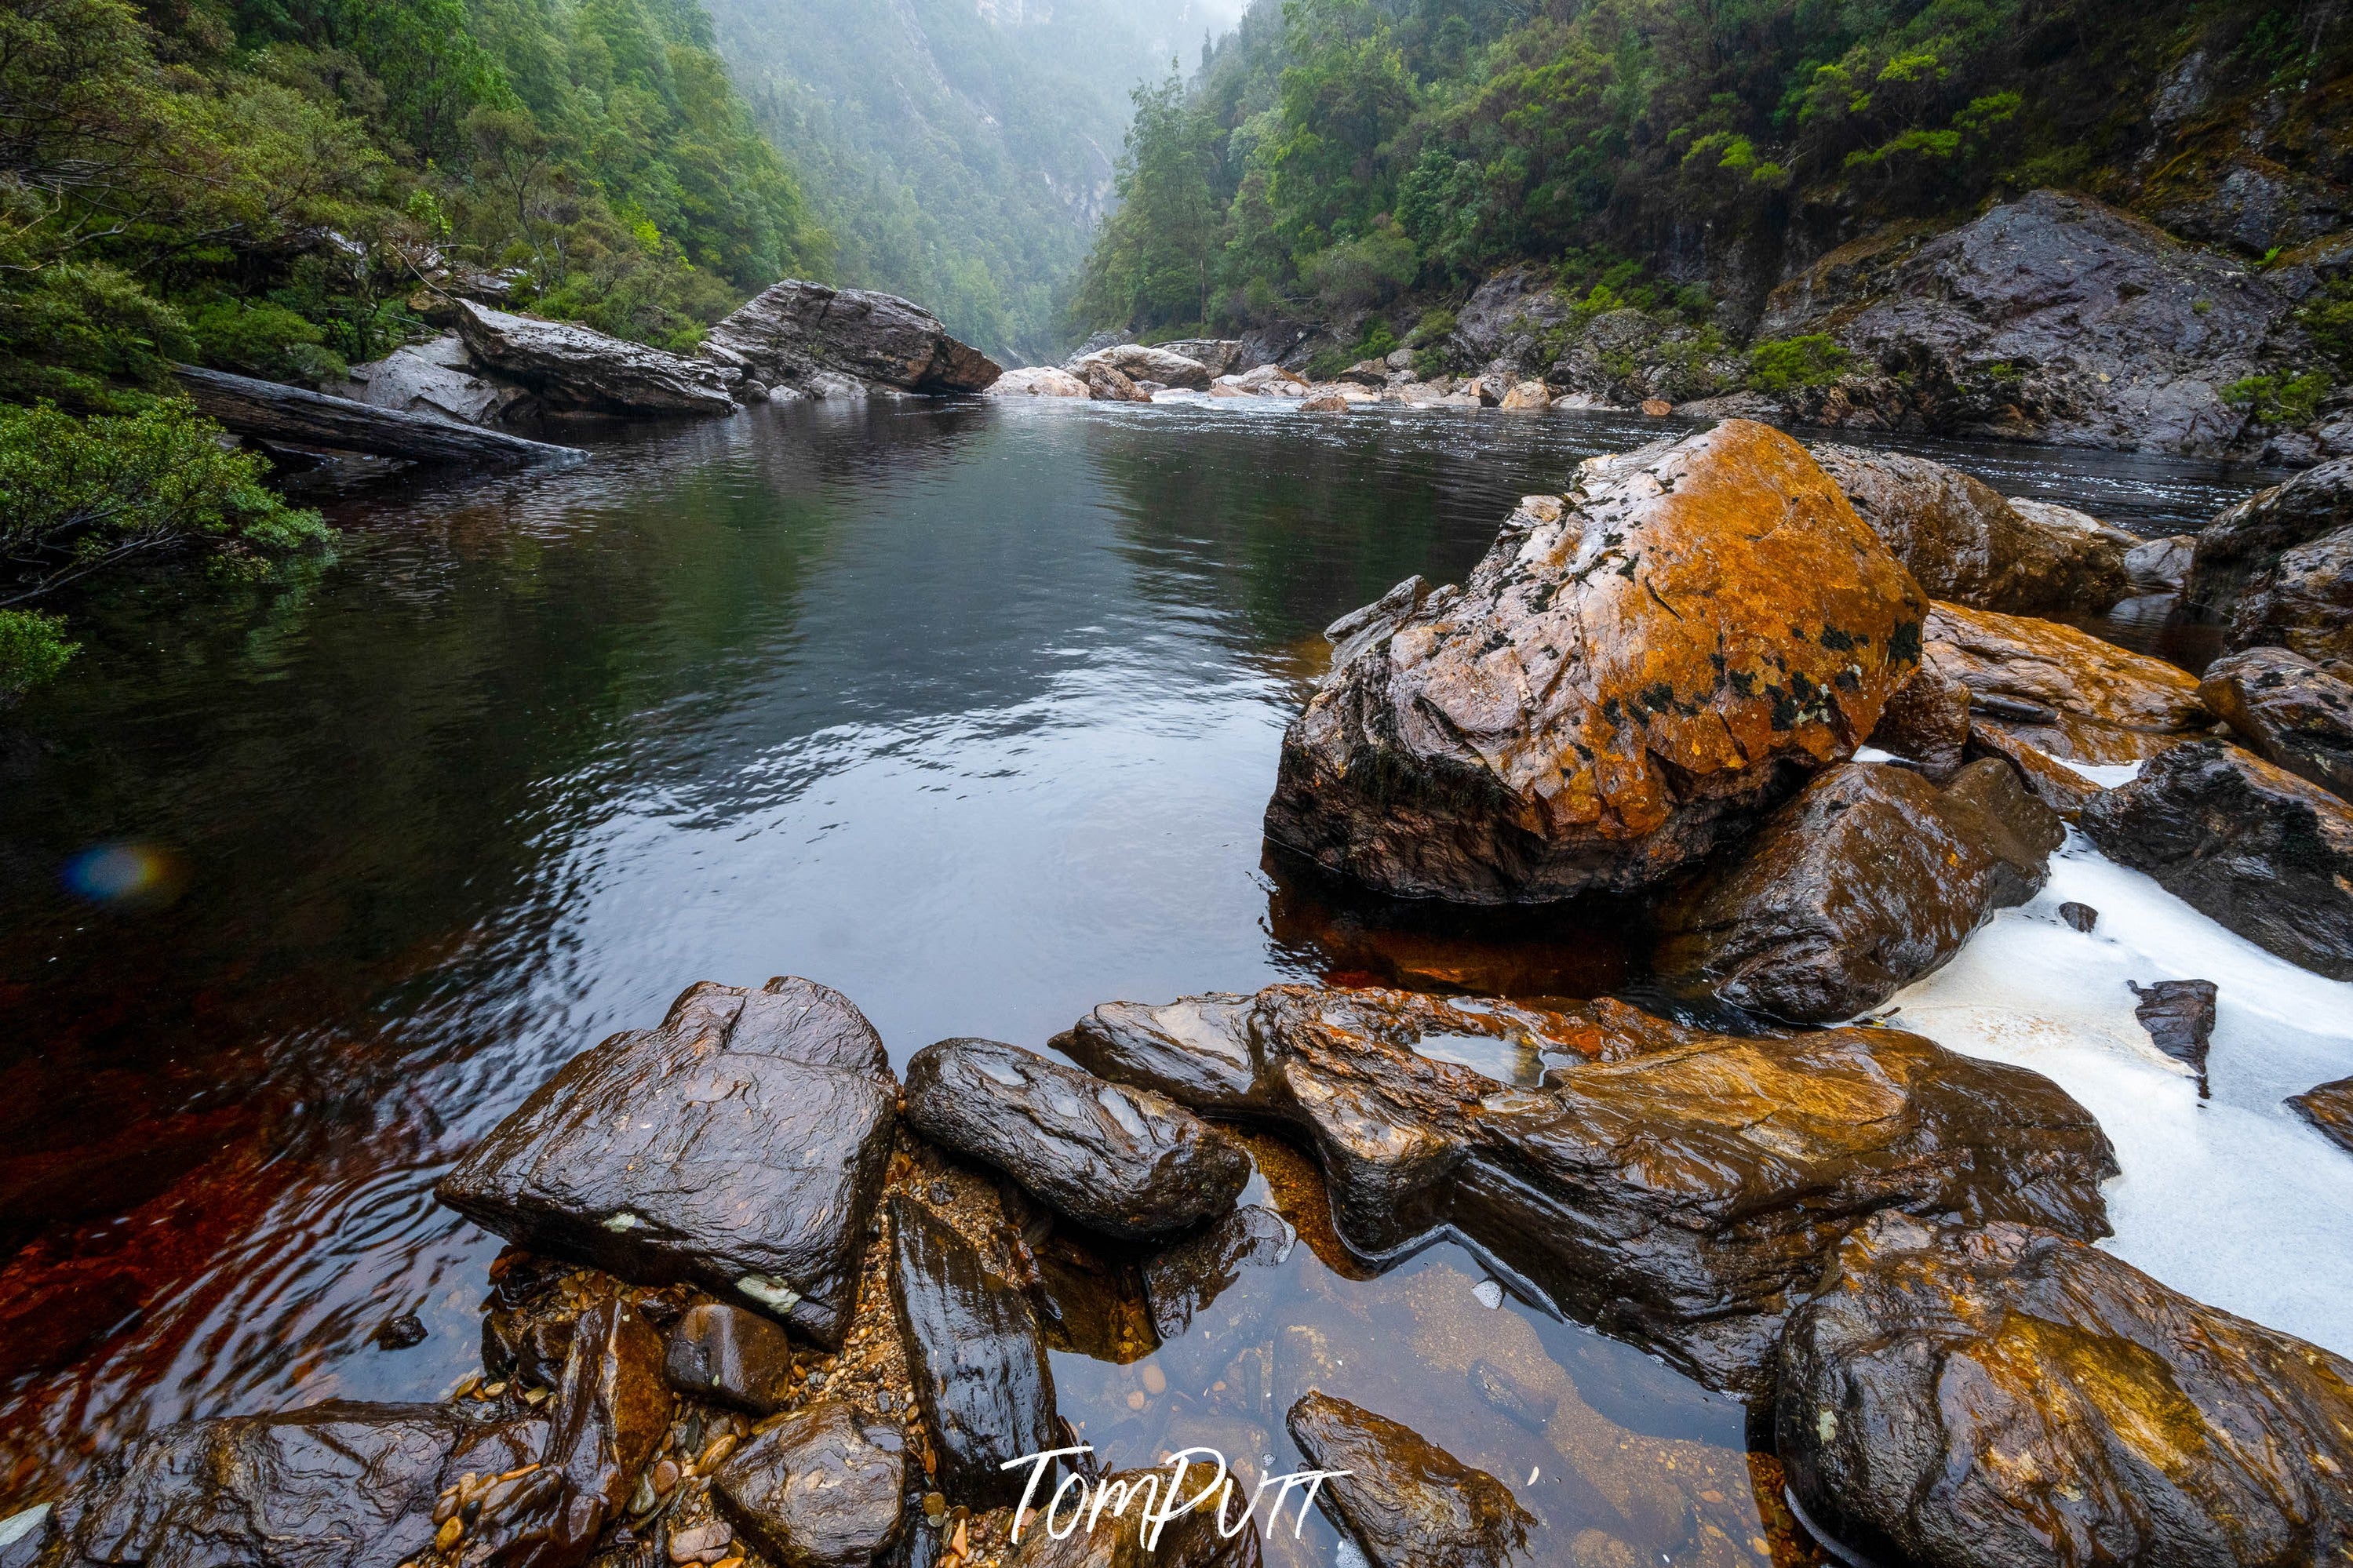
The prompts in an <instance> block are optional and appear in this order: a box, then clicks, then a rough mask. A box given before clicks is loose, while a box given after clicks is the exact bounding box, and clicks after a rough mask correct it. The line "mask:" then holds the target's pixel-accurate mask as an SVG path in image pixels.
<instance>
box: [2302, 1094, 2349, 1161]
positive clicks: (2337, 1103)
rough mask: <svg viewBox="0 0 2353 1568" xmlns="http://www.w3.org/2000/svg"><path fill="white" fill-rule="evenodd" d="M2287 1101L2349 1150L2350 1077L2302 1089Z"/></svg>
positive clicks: (2330, 1138) (2323, 1132)
mask: <svg viewBox="0 0 2353 1568" xmlns="http://www.w3.org/2000/svg"><path fill="white" fill-rule="evenodd" d="M2288 1103H2289V1104H2290V1105H2292V1106H2294V1107H2295V1113H2296V1114H2297V1115H2298V1116H2301V1117H2303V1118H2304V1119H2305V1120H2306V1121H2309V1122H2311V1123H2312V1125H2313V1126H2314V1127H2315V1128H2316V1129H2317V1130H2318V1131H2319V1132H2320V1134H2321V1136H2322V1137H2324V1138H2327V1140H2328V1141H2329V1142H2332V1143H2335V1144H2336V1145H2337V1147H2339V1148H2341V1149H2343V1150H2345V1151H2346V1152H2348V1153H2353V1078H2340V1079H2337V1081H2336V1082H2335V1083H2324V1084H2322V1085H2321V1086H2320V1087H2319V1088H2317V1089H2306V1091H2305V1092H2304V1093H2302V1094H2299V1095H2297V1096H2295V1098H2294V1099H2292V1100H2289V1101H2288Z"/></svg>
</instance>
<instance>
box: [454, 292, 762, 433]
mask: <svg viewBox="0 0 2353 1568" xmlns="http://www.w3.org/2000/svg"><path fill="white" fill-rule="evenodd" d="M458 335H459V338H461V339H463V340H464V341H465V344H466V352H467V353H468V354H469V355H470V356H471V358H472V360H473V363H476V364H477V365H480V366H481V367H483V368H485V369H488V370H491V371H494V372H496V373H497V374H498V375H499V376H500V378H501V379H502V380H505V381H510V382H513V383H515V384H519V385H522V386H524V387H528V388H529V389H530V390H531V391H533V392H534V393H536V394H537V395H539V398H540V401H541V402H542V403H543V404H544V405H546V406H548V407H549V408H552V409H566V408H572V409H586V410H592V411H595V412H597V413H606V414H733V413H734V412H735V397H734V392H733V387H734V383H735V380H736V379H737V378H735V377H734V376H732V375H730V374H728V373H727V372H726V371H724V370H723V369H722V368H721V367H720V366H718V365H716V364H712V363H710V362H708V361H704V360H691V359H682V358H681V357H680V356H679V355H677V354H673V353H663V352H662V351H661V350H659V349H649V348H648V347H646V346H645V345H644V344H643V343H632V342H624V341H623V340H622V339H619V338H612V337H607V336H606V335H605V334H604V333H603V332H598V331H590V330H589V329H588V328H586V327H579V326H574V325H572V324H571V323H569V322H566V321H538V320H535V319H533V318H532V317H529V316H514V315H510V314H508V313H507V312H506V311H504V310H491V309H489V308H488V307H487V306H482V305H477V304H475V303H473V302H472V301H471V300H459V301H458Z"/></svg>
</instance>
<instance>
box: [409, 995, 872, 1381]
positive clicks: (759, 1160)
mask: <svg viewBox="0 0 2353 1568" xmlns="http://www.w3.org/2000/svg"><path fill="white" fill-rule="evenodd" d="M895 1095H896V1087H895V1085H894V1084H893V1082H892V1078H891V1069H890V1067H889V1063H888V1058H886V1057H885V1056H884V1054H883V1050H882V1041H881V1037H879V1036H877V1035H876V1034H875V1033H874V1028H873V1026H872V1025H871V1024H869V1023H868V1022H867V1021H866V1019H865V1017H864V1016H862V1015H861V1014H860V1012H859V1011H858V1009H857V1008H856V1007H854V1006H852V1005H850V1002H849V998H848V997H846V996H844V995H842V994H840V993H839V992H838V991H834V990H831V989H828V987H826V986H823V985H819V984H815V983H814V982H812V981H807V980H801V979H797V978H783V979H777V980H772V981H770V982H769V983H768V984H767V986H766V988H765V989H764V990H760V991H746V990H744V989H742V988H739V987H736V986H730V985H716V984H710V983H708V982H705V983H702V984H697V985H693V986H690V987H689V988H688V989H687V990H686V992H685V993H684V994H681V996H680V997H679V999H678V1000H677V1002H675V1003H674V1004H672V1005H671V1007H670V1016H668V1017H667V1018H666V1019H665V1020H664V1021H663V1023H662V1026H661V1027H660V1028H659V1029H657V1030H653V1031H651V1032H643V1033H640V1032H631V1033H628V1034H621V1035H616V1036H614V1037H612V1038H611V1039H608V1040H607V1041H606V1042H605V1043H604V1044H602V1045H600V1046H598V1047H596V1048H595V1049H593V1050H589V1051H585V1052H583V1053H582V1054H580V1055H579V1056H577V1057H575V1058H573V1059H572V1061H571V1063H570V1064H569V1065H567V1066H566V1067H565V1068H564V1069H563V1070H562V1071H561V1072H559V1073H557V1074H556V1075H555V1077H554V1078H553V1079H549V1080H548V1081H547V1082H546V1083H544V1084H543V1085H541V1086H540V1088H539V1089H538V1090H537V1091H536V1092H535V1093H533V1095H532V1097H531V1098H530V1099H529V1100H525V1101H524V1102H523V1104H522V1109H520V1110H517V1111H515V1113H514V1114H513V1115H512V1116H510V1117H508V1118H507V1119H506V1120H505V1121H501V1123H499V1125H498V1126H497V1127H496V1128H495V1129H493V1130H492V1131H491V1135H490V1136H489V1137H488V1138H485V1139H484V1140H483V1141H482V1142H480V1144H479V1145H477V1146H476V1147H475V1149H474V1151H473V1152H471V1153H470V1154H469V1155H467V1156H466V1158H465V1159H464V1160H462V1161H461V1162H459V1164H458V1167H457V1168H456V1169H455V1170H453V1171H452V1172H450V1173H449V1174H448V1175H447V1176H444V1177H443V1178H442V1179H441V1181H440V1182H439V1183H438V1184H437V1185H436V1186H435V1188H434V1193H435V1194H436V1195H437V1196H438V1197H439V1198H440V1200H441V1201H442V1202H443V1203H445V1204H448V1205H449V1206H450V1207H451V1208H454V1209H456V1210H457V1211H458V1212H459V1213H460V1214H462V1215H466V1216H467V1217H468V1218H469V1219H471V1220H473V1221H475V1222H476V1223H477V1224H479V1225H481V1226H484V1227H486V1228H487V1229H490V1230H492V1231H495V1232H497V1233H498V1234H499V1235H501V1236H504V1237H508V1238H509V1239H510V1240H512V1241H515V1242H518V1243H520V1244H522V1246H524V1247H530V1248H532V1249H533V1251H536V1252H542V1253H547V1254H551V1255H554V1256H557V1257H564V1258H576V1259H578V1260H580V1261H582V1262H586V1263H589V1264H593V1265H594V1266H596V1268H602V1269H605V1270H607V1271H608V1272H610V1273H614V1274H617V1275H620V1276H621V1277H622V1278H624V1279H644V1280H649V1281H653V1282H657V1283H660V1282H667V1281H670V1280H673V1279H683V1280H691V1281H693V1282H695V1283H697V1284H700V1285H702V1287H703V1288H704V1289H709V1290H711V1291H713V1292H715V1293H718V1294H721V1295H724V1296H728V1297H732V1298H734V1299H736V1300H741V1301H744V1302H748V1303H749V1304H751V1305H753V1306H755V1307H757V1308H759V1309H760V1310H763V1311H766V1312H769V1313H771V1314H772V1315H774V1316H776V1317H778V1318H781V1319H782V1320H784V1321H786V1322H787V1323H789V1324H791V1325H792V1326H793V1327H794V1328H796V1329H798V1330H800V1331H802V1332H804V1333H806V1334H807V1335H808V1336H809V1337H810V1338H812V1339H815V1340H817V1341H818V1342H821V1343H825V1344H835V1343H839V1340H840V1336H841V1332H842V1329H843V1325H844V1321H845V1319H846V1318H847V1317H848V1314H849V1299H850V1295H851V1293H852V1291H853V1290H854V1289H855V1287H856V1284H857V1278H858V1258H859V1249H860V1233H862V1232H863V1231H864V1229H865V1227H866V1223H867V1221H868V1219H869V1218H870V1217H871V1215H872V1214H873V1210H874V1205H875V1202H876V1200H877V1198H878V1197H879V1196H880V1195H881V1186H882V1172H883V1163H884V1161H885V1160H886V1159H887V1158H888V1156H889V1154H890V1147H891V1122H892V1102H893V1100H894V1098H895Z"/></svg>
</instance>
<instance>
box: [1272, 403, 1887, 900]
mask: <svg viewBox="0 0 2353 1568" xmlns="http://www.w3.org/2000/svg"><path fill="white" fill-rule="evenodd" d="M1760 520H1771V521H1770V522H1769V524H1767V523H1765V522H1761V521H1760ZM1925 617H1926V604H1925V602H1924V601H1923V600H1922V598H1921V596H1920V592H1919V589H1918V587H1917V585H1916V584H1915V583H1914V582H1913V580H1912V576H1911V574H1910V573H1908V572H1906V571H1905V569H1904V568H1903V566H1902V565H1901V564H1899V563H1897V562H1896V560H1895V559H1894V556H1892V555H1891V554H1889V553H1888V551H1887V548H1886V546H1885V545H1884V544H1883V543H1882V542H1880V540H1879V538H1878V536H1877V535H1875V534H1873V532H1872V531H1870V529H1868V528H1866V527H1865V526H1864V525H1863V523H1862V521H1861V520H1860V519H1858V518H1857V517H1856V516H1855V515H1854V510H1853V508H1852V507H1851V506H1849V505H1848V504H1847V502H1846V499H1845V497H1844V496H1843V495H1841V493H1840V492H1839V489H1838V487H1837V486H1836V485H1834V484H1833V483H1832V482H1831V479H1830V478H1829V476H1827V475H1826V474H1824V473H1823V472H1822V471H1821V469H1820V468H1819V467H1817V466H1816V465H1815V463H1814V461H1813V459H1812V458H1810V457H1808V456H1807V455H1806V452H1805V449H1804V448H1803V447H1799V445H1798V444H1797V443H1796V442H1794V441H1792V440H1790V439H1789V438H1788V437H1787V436H1784V435H1782V434H1781V433H1779V432H1778V431H1777V430H1773V429H1771V428H1769V427H1768V426H1763V425H1757V424H1753V423H1750V422H1748V421H1746V420H1728V421H1726V422H1725V423H1724V424H1722V425H1719V426H1716V427H1715V429H1713V430H1710V431H1707V432H1705V433H1704V434H1702V435H1697V436H1694V437H1688V438H1687V439H1684V440H1683V441H1680V442H1676V443H1673V444H1672V445H1660V446H1654V447H1645V448H1643V449H1641V450H1640V451H1637V452H1630V453H1625V454H1621V455H1620V456H1617V457H1609V458H1592V459H1589V460H1588V461H1587V462H1586V463H1585V464H1584V465H1583V467H1582V468H1581V469H1580V470H1579V477H1578V481H1577V485H1576V487H1575V488H1574V489H1572V490H1571V492H1570V493H1569V494H1568V495H1567V496H1565V497H1556V496H1536V497H1532V498H1530V499H1528V500H1525V501H1523V502H1522V503H1521V505H1520V509H1519V510H1518V511H1517V512H1515V513H1514V515H1513V517H1512V518H1511V520H1510V521H1507V522H1506V523H1505V524H1504V529H1503V531H1502V533H1501V535H1500V536H1499V537H1498V538H1497V540H1496V542H1495V544H1494V546H1493V548H1492V549H1490V550H1489V551H1488V552H1487V554H1486V556H1485V558H1484V559H1483V560H1482V561H1481V562H1480V563H1479V564H1478V566H1477V568H1476V569H1475V570H1473V571H1472V574H1471V577H1470V580H1469V582H1468V584H1466V585H1464V586H1462V587H1459V588H1457V587H1451V586H1450V587H1445V588H1440V589H1436V590H1432V589H1431V588H1430V587H1429V585H1428V584H1424V583H1423V582H1422V581H1421V580H1420V579H1419V578H1413V579H1410V580H1409V581H1407V582H1405V583H1402V584H1398V586H1397V587H1396V588H1393V589H1391V590H1390V591H1389V593H1388V595H1385V596H1384V597H1383V598H1382V599H1380V600H1379V601H1378V602H1377V603H1375V604H1373V605H1367V606H1366V607H1365V608H1363V609H1361V610H1358V611H1356V612H1355V613H1354V614H1352V615H1349V616H1345V617H1343V618H1342V619H1340V620H1339V621H1336V622H1335V623H1334V624H1333V626H1331V627H1330V628H1329V630H1327V631H1326V632H1325V634H1324V635H1325V636H1326V637H1329V638H1330V639H1331V641H1332V643H1333V645H1334V648H1333V659H1332V668H1331V671H1330V673H1329V674H1327V675H1326V676H1325V677H1324V679H1323V680H1322V682H1321V683H1320V684H1319V685H1318V686H1317V688H1316V690H1315V692H1314V696H1313V697H1312V698H1310V700H1309V701H1308V704H1307V707H1306V710H1305V711H1304V712H1303V713H1302V714H1301V715H1300V716H1299V717H1298V718H1297V719H1296V720H1294V721H1293V722H1292V725H1291V727H1290V729H1289V730H1288V731H1285V733H1284V736H1283V744H1282V767H1281V771H1280V773H1279V774H1278V776H1277V780H1276V784H1275V791H1274V798H1273V799H1272V801H1271V803H1270V804H1269V805H1268V807H1267V815H1266V830H1267V836H1268V837H1270V838H1271V839H1273V840H1274V841H1275V842H1276V843H1277V844H1280V845H1282V846H1284V847H1288V848H1292V849H1294V850H1297V851H1299V852H1301V853H1303V854H1304V855H1306V856H1308V857H1309V858H1312V859H1314V861H1316V862H1317V863H1318V864H1319V865H1321V866H1323V867H1324V868H1326V869H1327V870H1330V871H1334V872H1336V873H1339V874H1341V875H1344V876H1346V877H1349V878H1352V879H1356V880H1357V881H1361V882H1365V883H1366V884H1369V885H1370V886H1372V887H1375V888H1377V889H1382V890H1384V891H1387V892H1390V893H1397V894H1403V895H1406V896H1409V897H1421V898H1443V899H1451V900H1457V901H1460V902H1466V903H1486V904H1496V903H1514V902H1541V901H1545V900H1554V899H1561V898H1566V897H1568V896H1569V895H1571V894H1575V893H1578V892H1584V891H1589V890H1598V889H1630V888H1634V887H1638V886H1641V885H1642V884H1644V883H1647V882H1651V881H1653V880H1656V879H1659V878H1661V877H1663V876H1665V875H1667V874H1668V873H1670V872H1672V871H1673V870H1675V869H1677V868H1680V867H1682V866H1683V865H1685V864H1687V863H1689V862H1691V861H1693V860H1695V859H1697V858H1699V857H1700V856H1702V855H1704V854H1705V853H1706V852H1707V851H1708V850H1709V849H1710V848H1712V847H1714V846H1715V843H1716V842H1717V841H1718V839H1719V838H1721V837H1725V835H1726V833H1727V832H1728V831H1730V830H1732V829H1733V828H1735V827H1736V826H1745V825H1746V822H1747V821H1748V820H1749V819H1750V818H1751V817H1752V816H1753V815H1754V814H1755V813H1757V811H1759V810H1761V809H1764V808H1768V807H1770V806H1771V805H1775V804H1777V803H1778V801H1779V800H1780V799H1781V798H1783V797H1785V796H1786V795H1788V794H1790V793H1791V792H1792V791H1793V790H1794V789H1795V788H1796V786H1797V785H1798V784H1799V783H1801V782H1802V781H1803V779H1804V778H1805V776H1806V775H1807V774H1809V773H1813V772H1815V771H1817V770H1819V769H1820V768H1822V767H1824V766H1827V765H1829V764H1830V763H1835V762H1841V761H1843V760H1845V759H1846V758H1847V757H1848V756H1850V755H1852V752H1853V751H1854V749H1855V748H1856V747H1857V746H1859V745H1860V744H1862V741H1863V739H1864V737H1866V736H1867V735H1869V734H1870V733H1871V731H1872V730H1873V727H1874V726H1875V725H1876V724H1877V723H1878V721H1879V715H1880V710H1881V709H1882V708H1883V705H1884V704H1885V702H1886V700H1887V698H1888V696H1889V695H1890V694H1891V693H1892V692H1893V691H1894V689H1896V688H1897V687H1899V686H1901V685H1902V684H1903V682H1904V681H1905V680H1906V679H1909V678H1910V676H1911V674H1912V671H1913V669H1914V668H1915V667H1916V665H1917V664H1918V662H1919V639H1920V629H1921V625H1922V622H1923V620H1924V619H1925Z"/></svg>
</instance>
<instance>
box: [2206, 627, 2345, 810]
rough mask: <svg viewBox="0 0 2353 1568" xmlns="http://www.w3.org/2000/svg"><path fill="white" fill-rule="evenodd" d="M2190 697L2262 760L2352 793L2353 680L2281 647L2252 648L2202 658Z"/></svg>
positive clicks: (2339, 791) (2338, 792)
mask: <svg viewBox="0 0 2353 1568" xmlns="http://www.w3.org/2000/svg"><path fill="white" fill-rule="evenodd" d="M2198 696H2199V700H2200V701H2202V702H2204V703H2205V704H2206V706H2207V708H2208V709H2210V710H2212V711H2213V712H2214V713H2215V714H2217V715H2219V716H2220V717H2221V720H2222V721H2223V722H2224V723H2226V724H2228V725H2230V726H2231V728H2232V730H2233V731H2237V733H2238V737H2239V739H2240V740H2241V742H2243V743H2244V744H2245V745H2246V746H2247V748H2248V749H2249V750H2251V751H2253V752H2255V753H2256V754H2257V755H2259V756H2261V757H2262V758H2263V760H2264V761H2265V762H2268V763H2273V764H2274V766H2277V767H2283V768H2285V769H2286V770H2287V771H2288V772H2289V773H2294V774H2295V775H2296V776H2297V777H2298V778H2302V779H2308V780H2310V781H2311V782H2312V783H2314V784H2318V785H2319V786H2320V787H2321V788H2323V789H2325V790H2327V791H2329V792H2330V793H2331V794H2333V795H2337V796H2338V797H2339V798H2341V799H2345V800H2353V684H2348V683H2347V682H2345V681H2342V680H2339V679H2337V677H2335V676H2333V675H2331V674H2329V673H2328V672H2327V671H2326V670H2324V669H2322V668H2320V667H2319V666H2317V665H2316V664H2314V663H2313V662H2312V661H2311V660H2310V659H2308V658H2304V657H2303V656H2302V655H2300V654H2295V653H2292V652H2290V651H2289V650H2288V649H2286V648H2284V647H2255V648H2249V649H2247V650H2246V651H2245V652H2243V653H2234V654H2230V655H2227V656H2225V657H2224V658H2221V659H2218V660H2216V661H2215V662H2214V663H2213V664H2211V665H2210V666H2209V667H2208V668H2207V670H2206V679H2204V680H2203V681H2201V682H2200V684H2199V687H2198Z"/></svg>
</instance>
